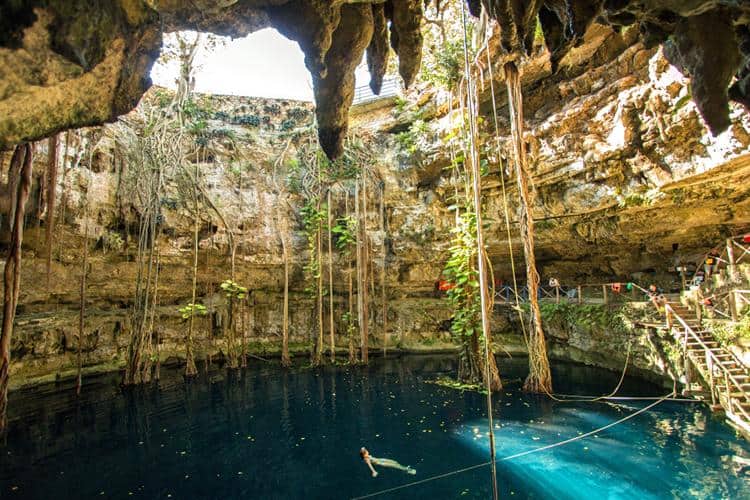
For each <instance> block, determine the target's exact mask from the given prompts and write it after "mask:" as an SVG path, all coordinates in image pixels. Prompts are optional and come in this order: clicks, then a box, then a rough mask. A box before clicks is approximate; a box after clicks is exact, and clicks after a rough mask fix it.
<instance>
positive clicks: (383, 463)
mask: <svg viewBox="0 0 750 500" xmlns="http://www.w3.org/2000/svg"><path fill="white" fill-rule="evenodd" d="M359 456H360V457H362V460H364V461H365V463H366V464H367V466H368V467H369V468H370V470H371V471H372V477H376V476H377V475H378V472H377V471H376V470H375V468H374V467H373V465H379V466H380V467H390V468H391V469H398V470H402V471H404V472H406V473H407V474H411V475H414V474H416V473H417V471H416V470H414V469H412V468H411V467H409V466H403V465H401V464H400V463H398V462H396V461H395V460H391V459H390V458H375V457H373V456H370V452H369V451H367V448H365V447H364V446H363V447H362V448H360V450H359Z"/></svg>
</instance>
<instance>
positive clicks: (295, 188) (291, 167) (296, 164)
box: [286, 158, 302, 193]
mask: <svg viewBox="0 0 750 500" xmlns="http://www.w3.org/2000/svg"><path fill="white" fill-rule="evenodd" d="M286 170H287V177H286V185H287V187H288V188H289V191H291V192H292V193H299V192H300V191H302V163H301V162H300V161H299V159H298V158H290V159H289V160H287V162H286Z"/></svg>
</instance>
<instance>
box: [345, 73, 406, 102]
mask: <svg viewBox="0 0 750 500" xmlns="http://www.w3.org/2000/svg"><path fill="white" fill-rule="evenodd" d="M400 92H401V82H400V81H399V79H398V78H397V77H393V78H386V79H384V80H383V85H382V87H381V88H380V94H377V95H376V94H373V92H372V89H370V86H369V85H361V86H359V87H357V88H355V89H354V101H353V102H352V106H359V105H361V104H367V103H369V102H374V101H378V100H380V99H388V98H392V97H396V96H397V95H399V93H400Z"/></svg>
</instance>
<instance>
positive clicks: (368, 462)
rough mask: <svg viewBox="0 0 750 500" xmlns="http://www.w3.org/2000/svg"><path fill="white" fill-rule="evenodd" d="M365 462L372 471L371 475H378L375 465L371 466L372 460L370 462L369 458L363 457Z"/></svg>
mask: <svg viewBox="0 0 750 500" xmlns="http://www.w3.org/2000/svg"><path fill="white" fill-rule="evenodd" d="M365 463H366V464H367V466H368V467H369V468H370V470H371V471H372V477H375V476H377V475H378V472H377V471H376V470H375V467H373V466H372V462H370V459H369V458H365Z"/></svg>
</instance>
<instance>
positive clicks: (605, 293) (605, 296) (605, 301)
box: [602, 285, 609, 306]
mask: <svg viewBox="0 0 750 500" xmlns="http://www.w3.org/2000/svg"><path fill="white" fill-rule="evenodd" d="M602 293H604V305H605V306H606V305H607V304H609V297H608V296H607V285H602Z"/></svg>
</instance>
